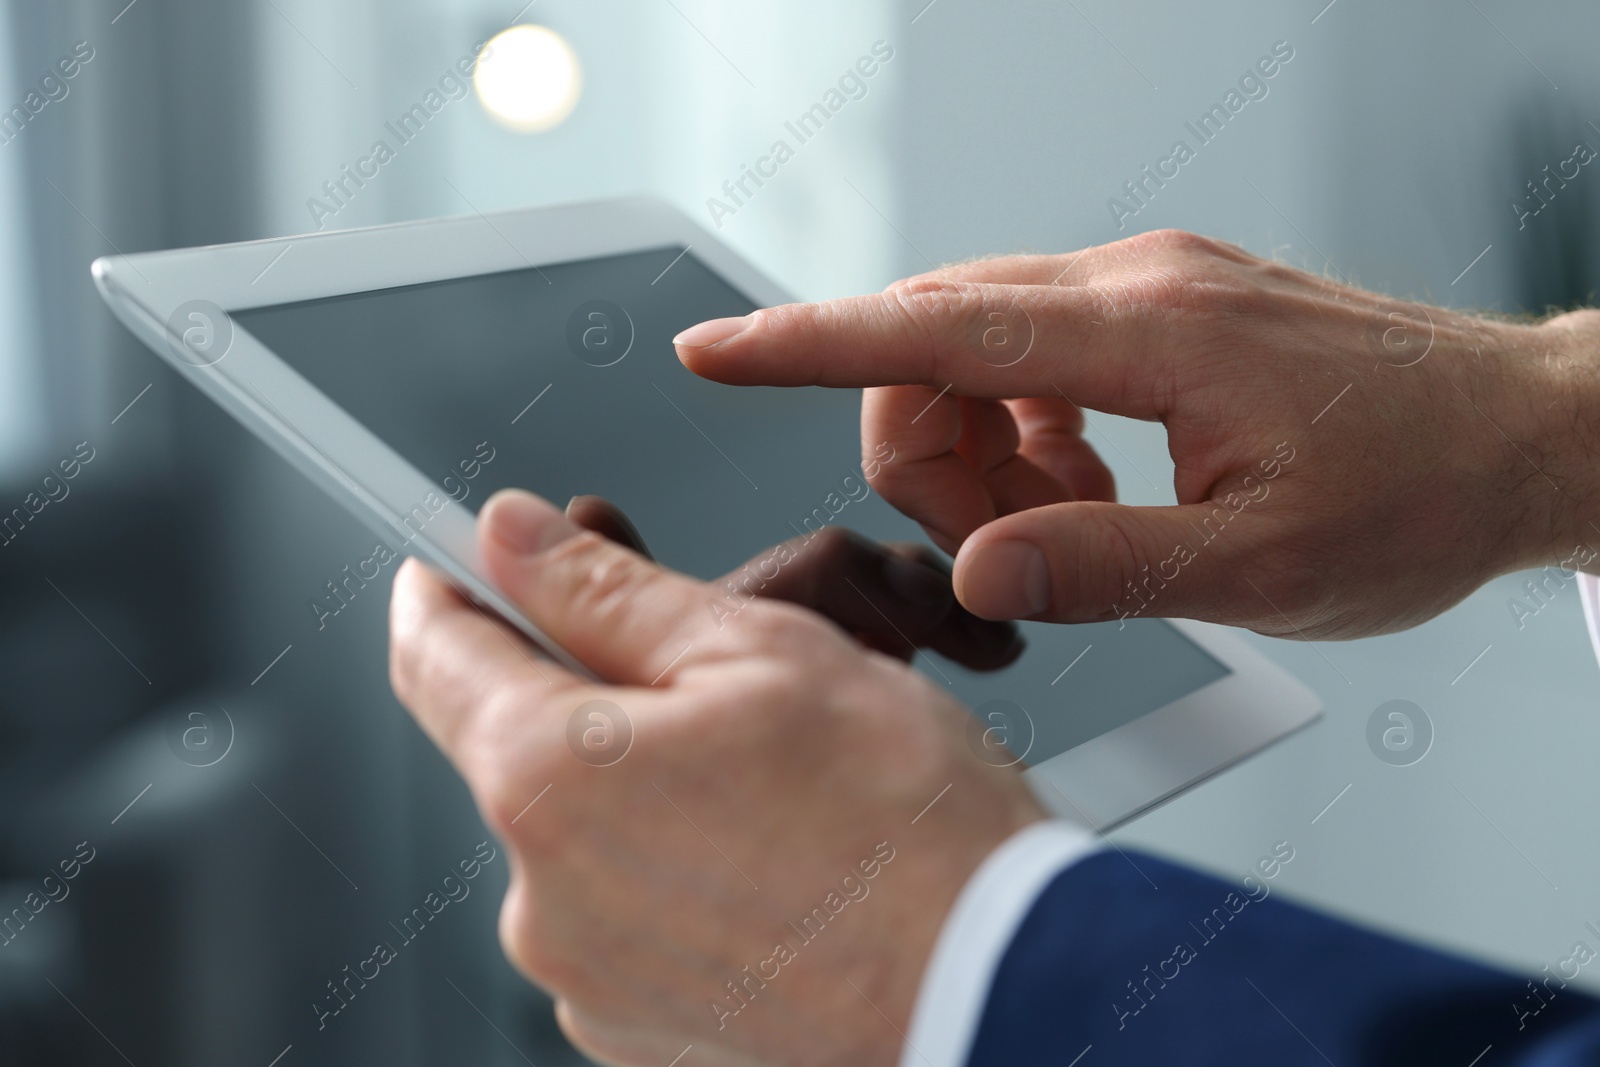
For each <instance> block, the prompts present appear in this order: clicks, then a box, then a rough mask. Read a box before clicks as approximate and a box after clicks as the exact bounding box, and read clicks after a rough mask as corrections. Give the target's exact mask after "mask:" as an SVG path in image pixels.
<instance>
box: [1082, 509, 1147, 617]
mask: <svg viewBox="0 0 1600 1067" xmlns="http://www.w3.org/2000/svg"><path fill="white" fill-rule="evenodd" d="M1085 518H1086V522H1085V523H1084V528H1083V539H1082V541H1081V542H1080V544H1079V553H1080V558H1079V560H1078V566H1077V567H1074V568H1073V569H1072V571H1071V572H1070V573H1073V574H1077V575H1080V576H1081V575H1098V576H1100V581H1101V582H1103V583H1104V585H1103V586H1102V587H1101V588H1098V589H1088V588H1085V589H1082V590H1080V591H1079V592H1080V594H1081V595H1082V596H1083V597H1085V598H1088V597H1093V598H1095V600H1094V601H1088V602H1089V603H1093V602H1095V601H1100V600H1103V601H1104V602H1105V603H1107V604H1115V603H1117V602H1119V601H1120V600H1121V599H1122V598H1123V595H1124V591H1125V590H1126V589H1127V588H1128V587H1129V584H1130V583H1133V584H1137V582H1138V579H1139V576H1140V574H1141V573H1143V568H1144V567H1145V566H1146V565H1147V564H1149V563H1151V562H1152V561H1151V560H1148V559H1146V558H1145V552H1144V550H1143V549H1142V548H1141V547H1140V545H1139V543H1138V542H1137V541H1135V540H1134V539H1133V537H1131V536H1130V535H1129V533H1128V531H1127V530H1126V529H1125V528H1124V527H1123V525H1122V523H1120V522H1117V521H1116V520H1115V519H1113V518H1112V517H1111V516H1110V515H1109V514H1107V513H1106V512H1105V511H1101V510H1098V509H1097V510H1095V511H1093V512H1090V513H1089V514H1088V515H1086V516H1085Z"/></svg>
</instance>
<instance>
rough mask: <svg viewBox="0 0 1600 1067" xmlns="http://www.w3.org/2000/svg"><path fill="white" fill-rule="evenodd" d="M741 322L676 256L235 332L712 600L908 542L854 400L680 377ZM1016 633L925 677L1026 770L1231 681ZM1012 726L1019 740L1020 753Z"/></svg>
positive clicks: (340, 398) (1171, 658)
mask: <svg viewBox="0 0 1600 1067" xmlns="http://www.w3.org/2000/svg"><path fill="white" fill-rule="evenodd" d="M751 310H753V305H752V303H751V302H750V300H749V299H748V298H747V297H745V296H744V295H743V294H741V293H740V292H738V291H737V290H736V289H734V288H733V287H732V286H730V285H729V284H728V283H727V282H725V281H724V280H722V278H720V277H719V276H718V275H717V274H716V273H714V272H713V271H712V270H711V269H710V268H708V267H707V266H706V265H705V264H704V263H703V262H701V261H700V259H699V258H698V257H696V256H695V254H694V253H693V251H692V250H685V249H683V248H681V247H676V248H661V249H657V250H653V251H647V252H636V253H629V254H625V255H617V256H608V257H604V258H598V259H590V260H583V261H579V262H570V263H559V264H541V265H539V266H537V267H534V266H531V265H530V266H529V267H528V268H527V269H524V270H515V271H508V272H505V273H499V274H487V275H481V276H477V277H471V278H462V279H456V280H452V281H444V282H433V283H428V284H424V285H414V286H407V287H403V288H396V289H386V290H381V291H377V292H370V293H359V294H354V295H349V296H340V297H332V298H328V299H322V300H312V301H306V302H303V303H297V304H287V305H281V306H276V307H265V308H256V309H253V310H246V311H236V312H234V313H233V318H234V321H235V322H236V323H237V324H238V325H239V326H240V327H241V328H243V329H245V330H247V331H248V332H250V333H251V334H253V335H254V336H255V337H256V338H257V339H258V340H260V341H261V342H262V343H263V344H264V345H266V347H267V348H269V349H271V350H272V351H273V352H274V353H276V354H277V355H278V356H279V357H280V358H282V359H283V360H284V361H285V362H287V363H288V364H289V365H290V366H292V367H293V368H294V369H295V370H296V371H298V372H299V373H300V374H301V375H303V376H304V377H305V378H306V379H308V380H309V381H310V382H311V383H312V384H313V385H315V386H316V387H317V388H318V389H320V390H321V391H322V392H324V393H325V394H326V395H327V396H328V397H330V398H331V399H332V400H333V401H334V402H336V403H338V404H339V405H340V406H341V407H343V408H344V409H345V410H346V411H348V412H349V413H350V414H351V415H352V416H354V417H355V418H356V419H357V420H359V421H360V422H361V423H363V424H364V425H365V426H366V427H367V428H368V429H370V430H371V431H372V432H373V433H374V434H376V435H377V436H378V437H379V438H381V439H382V440H383V441H384V442H385V443H386V444H388V445H389V446H390V447H391V448H393V449H394V450H395V451H396V452H398V453H399V454H400V455H401V456H402V457H404V458H405V459H406V460H408V461H409V462H410V463H412V464H413V465H414V466H415V467H417V469H418V470H420V471H422V472H423V473H424V474H425V475H427V476H428V477H430V478H431V479H433V480H434V481H436V482H438V483H439V484H440V487H441V489H442V490H443V491H444V492H446V493H447V494H448V495H450V496H453V497H455V498H456V499H459V500H461V501H462V502H463V503H464V504H465V505H466V506H467V507H470V508H474V509H476V508H477V507H478V506H479V505H481V504H482V502H483V501H484V500H485V499H487V497H488V496H489V495H490V494H491V493H493V492H494V491H496V490H498V489H500V488H503V487H507V486H521V487H523V488H527V489H531V490H533V491H534V492H537V493H539V494H540V495H541V496H544V497H546V498H547V499H549V500H552V501H554V502H556V503H557V504H558V505H559V504H564V503H565V502H566V501H567V500H568V499H570V498H571V497H572V496H574V495H577V494H580V493H596V494H599V495H602V496H605V497H608V498H609V499H611V500H612V501H614V502H615V503H617V504H618V505H619V506H620V507H622V508H623V509H624V510H625V511H626V512H627V513H628V514H629V515H630V516H631V517H632V518H633V520H634V522H635V523H636V524H637V525H638V527H639V529H640V531H641V532H642V533H643V534H644V536H645V538H646V540H647V541H648V542H649V543H650V547H651V549H652V551H653V552H654V553H655V555H656V557H657V558H658V559H660V560H661V561H662V562H663V563H665V564H667V565H669V566H672V567H675V568H677V569H678V570H681V571H685V572H687V573H689V574H693V575H696V576H698V577H701V578H707V579H710V578H714V577H718V576H721V575H723V574H726V573H728V572H729V571H732V570H734V569H735V568H737V567H739V566H740V565H741V564H743V563H744V562H745V561H747V560H748V559H750V558H751V557H753V556H755V555H756V554H758V553H759V552H760V551H761V550H763V549H765V548H767V547H769V546H772V545H774V544H777V543H778V542H780V541H784V540H787V539H789V538H792V537H795V536H796V535H798V534H801V533H803V532H806V531H810V530H814V529H816V528H818V527H819V526H821V525H824V524H839V525H843V526H848V527H850V528H853V529H855V530H857V531H859V532H861V533H863V534H865V535H867V536H869V537H875V538H879V539H895V540H920V539H921V532H920V530H919V529H918V528H917V527H916V526H915V524H913V523H911V522H910V521H909V520H907V519H905V518H904V517H902V516H900V515H899V514H898V513H896V512H895V511H894V510H893V509H892V508H890V507H888V506H887V505H886V504H884V503H883V501H882V500H881V499H880V498H879V497H878V496H877V495H876V494H873V493H871V492H870V491H869V490H867V489H866V486H865V479H864V478H863V477H862V469H861V462H862V459H861V449H860V447H859V441H860V430H859V423H858V416H859V412H860V394H859V393H857V392H853V391H830V390H821V389H743V388H734V387H729V386H723V385H718V384H715V383H712V382H707V381H703V380H701V379H699V378H697V377H695V376H694V375H692V374H690V373H689V372H688V371H687V370H685V369H684V367H683V366H682V365H681V364H680V363H679V362H678V359H677V357H676V355H675V354H674V352H673V349H672V344H671V339H672V337H673V336H674V335H675V334H676V333H678V332H679V331H680V330H682V329H684V328H686V327H688V326H691V325H693V324H694V323H696V322H700V321H702V320H704V319H709V318H717V317H721V316H728V315H743V314H745V313H747V312H749V311H751ZM1024 632H1025V635H1026V637H1027V640H1028V650H1027V651H1026V652H1025V653H1024V654H1023V656H1022V657H1021V659H1019V660H1018V661H1017V662H1016V663H1015V664H1013V665H1012V666H1011V667H1008V668H1006V669H1005V670H1003V671H999V672H994V673H987V674H980V673H974V672H969V671H965V670H963V669H961V668H960V667H958V666H957V665H955V664H953V663H951V662H950V661H948V660H945V659H943V658H941V657H938V656H936V655H931V654H930V655H921V656H918V658H917V663H918V666H919V667H920V668H921V669H922V670H923V671H924V672H925V673H926V674H927V675H928V676H929V677H930V678H932V679H933V680H934V681H935V682H937V683H940V684H942V685H946V686H948V687H949V688H950V689H951V690H952V691H953V692H954V693H955V695H956V696H958V697H959V698H960V699H961V700H963V701H964V702H965V703H967V705H968V706H969V707H973V708H975V709H978V710H979V711H980V712H985V715H986V717H989V718H991V719H992V718H993V717H992V715H990V714H989V713H990V712H993V711H995V710H999V711H1001V712H1003V713H1005V714H1006V715H1009V716H1011V718H1010V719H1008V720H1007V721H1008V723H1009V724H1010V725H1008V726H1006V727H1005V729H1007V730H1009V731H1013V732H1014V734H1015V736H1011V737H1007V738H1006V740H1007V741H1008V743H1011V744H1012V747H1013V748H1014V749H1015V750H1017V751H1019V752H1020V751H1021V750H1022V749H1023V748H1024V747H1026V749H1027V757H1026V759H1027V762H1029V763H1037V762H1041V761H1042V760H1045V759H1048V758H1049V757H1051V756H1053V755H1056V754H1057V753H1059V752H1063V751H1065V750H1067V749H1069V748H1072V747H1074V746H1076V745H1078V744H1081V743H1082V742H1084V741H1086V740H1089V739H1090V738H1092V737H1095V736H1098V735H1099V734H1102V733H1105V732H1106V731H1108V730H1111V729H1114V728H1115V727H1117V726H1120V725H1122V724H1123V723H1125V722H1128V721H1131V720H1132V719H1135V718H1137V717H1139V716H1141V715H1144V714H1146V713H1147V712H1150V711H1154V710H1156V709H1157V708H1160V707H1163V706H1165V705H1166V704H1169V703H1171V702H1172V701H1174V700H1177V699H1178V698H1180V697H1182V696H1185V695H1186V694H1188V693H1191V692H1193V691H1195V690H1197V689H1199V688H1202V687H1204V686H1206V685H1209V684H1210V683H1212V682H1214V681H1216V680H1217V679H1219V678H1221V677H1223V676H1225V675H1226V674H1227V673H1228V669H1227V667H1225V666H1224V665H1223V664H1221V663H1220V662H1218V661H1217V660H1216V659H1215V658H1213V657H1212V656H1210V655H1209V654H1208V653H1206V652H1205V651H1204V650H1202V649H1201V648H1200V647H1198V646H1197V645H1195V644H1194V643H1193V642H1191V641H1190V640H1188V639H1187V638H1186V637H1184V636H1183V635H1182V634H1180V633H1179V632H1178V631H1177V630H1176V629H1174V628H1173V627H1172V626H1169V625H1167V624H1166V623H1164V622H1161V621H1158V620H1134V621H1130V622H1128V623H1127V624H1125V625H1123V624H1118V623H1101V624H1092V625H1082V626H1049V625H1043V624H1033V623H1029V624H1024ZM986 709H987V710H986ZM1015 709H1021V711H1023V712H1025V713H1026V715H1025V716H1024V717H1023V718H1025V719H1026V720H1028V724H1029V725H1031V730H1027V731H1026V732H1028V733H1031V735H1032V736H1031V739H1029V742H1028V743H1027V744H1026V745H1023V744H1022V743H1021V741H1022V737H1021V734H1022V732H1023V731H1024V729H1025V727H1022V726H1018V725H1017V716H1018V713H1017V711H1016V710H1015ZM993 721H995V722H997V723H998V722H999V720H993Z"/></svg>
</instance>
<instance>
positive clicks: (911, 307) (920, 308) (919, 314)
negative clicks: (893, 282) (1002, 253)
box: [889, 278, 983, 340]
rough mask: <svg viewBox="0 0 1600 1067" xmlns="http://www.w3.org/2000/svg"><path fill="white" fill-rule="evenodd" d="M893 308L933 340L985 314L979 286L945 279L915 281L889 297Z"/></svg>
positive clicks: (907, 283)
mask: <svg viewBox="0 0 1600 1067" xmlns="http://www.w3.org/2000/svg"><path fill="white" fill-rule="evenodd" d="M889 295H890V296H891V297H892V298H893V299H892V303H891V307H893V308H894V309H896V310H897V311H898V313H899V314H900V315H901V316H903V317H904V318H905V319H906V320H907V321H908V322H910V323H911V324H912V325H913V326H914V327H916V328H917V329H919V330H921V331H922V332H923V333H924V335H926V336H927V337H928V338H929V339H930V340H931V339H932V338H934V337H937V336H943V335H946V334H948V333H950V332H951V330H952V329H959V328H961V327H962V326H965V325H969V324H971V323H972V322H974V321H976V320H977V319H978V318H979V317H980V316H981V314H982V311H983V294H982V291H981V290H980V289H979V287H978V286H977V284H975V283H972V282H954V281H949V280H947V279H943V278H911V279H908V280H907V281H906V283H905V285H904V286H903V287H902V288H900V289H897V290H896V291H895V292H893V293H891V294H889Z"/></svg>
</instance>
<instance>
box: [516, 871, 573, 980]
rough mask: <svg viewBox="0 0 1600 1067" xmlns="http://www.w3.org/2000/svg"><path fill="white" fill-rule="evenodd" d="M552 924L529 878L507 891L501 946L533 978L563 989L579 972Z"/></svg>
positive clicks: (523, 971)
mask: <svg viewBox="0 0 1600 1067" xmlns="http://www.w3.org/2000/svg"><path fill="white" fill-rule="evenodd" d="M550 926H551V924H549V923H547V922H545V921H543V919H542V917H541V916H540V914H539V909H538V907H537V904H536V901H535V899H534V893H533V892H532V890H531V889H530V887H529V886H528V884H527V882H526V881H519V883H518V884H517V885H514V886H512V887H511V888H510V889H509V890H507V892H506V898H505V902H504V903H503V904H501V906H500V925H499V934H500V948H501V950H502V951H504V952H505V956H506V959H507V960H509V961H511V965H512V966H513V967H515V968H516V969H517V970H518V971H520V972H521V973H522V974H523V975H524V976H525V977H527V978H528V979H529V980H530V981H532V982H535V983H537V984H538V985H540V986H543V987H544V988H546V989H552V990H556V991H561V990H564V989H570V988H572V987H573V986H574V985H575V984H576V983H577V980H578V979H577V973H576V971H575V969H574V968H573V966H572V965H571V963H570V962H568V961H567V960H566V958H565V957H564V955H563V954H562V953H561V952H560V951H559V949H558V947H557V942H556V938H555V937H554V936H552V934H551V930H550Z"/></svg>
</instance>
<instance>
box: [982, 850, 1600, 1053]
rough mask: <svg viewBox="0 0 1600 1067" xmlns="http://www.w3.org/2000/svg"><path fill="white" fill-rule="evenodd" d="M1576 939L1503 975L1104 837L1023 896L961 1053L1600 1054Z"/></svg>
mask: <svg viewBox="0 0 1600 1067" xmlns="http://www.w3.org/2000/svg"><path fill="white" fill-rule="evenodd" d="M1575 942H1576V943H1575V944H1574V946H1573V949H1572V954H1571V955H1570V956H1568V957H1567V958H1565V959H1563V960H1559V961H1554V962H1553V963H1552V965H1551V966H1550V967H1547V968H1546V969H1545V970H1544V971H1542V972H1541V973H1540V974H1538V975H1536V976H1533V977H1531V978H1530V977H1528V976H1517V975H1512V974H1507V973H1505V972H1501V971H1497V970H1493V969H1491V968H1488V967H1484V966H1482V965H1480V964H1477V963H1473V962H1470V961H1467V960H1463V959H1458V958H1455V957H1452V956H1448V955H1445V954H1443V953H1439V952H1434V951H1431V950H1429V949H1425V948H1421V947H1419V946H1416V945H1411V944H1407V943H1405V942H1402V941H1397V940H1395V939H1393V938H1389V937H1385V936H1383V935H1381V934H1376V933H1373V932H1371V931H1368V930H1364V929H1361V928H1360V927H1356V926H1352V925H1350V924H1349V923H1345V922H1341V921H1339V920H1337V919H1334V918H1331V917H1329V916H1326V915H1321V914H1318V913H1317V912H1314V911H1311V910H1308V909H1306V908H1302V907H1299V906H1297V905H1295V904H1291V903H1288V902H1285V901H1283V900H1281V899H1279V898H1278V896H1277V895H1276V894H1274V893H1273V892H1272V890H1271V885H1270V883H1269V882H1266V881H1264V880H1261V881H1257V880H1251V881H1249V882H1247V883H1246V884H1243V885H1241V884H1239V883H1233V884H1230V883H1227V882H1223V881H1219V880H1218V879H1215V878H1211V877H1209V876H1207V875H1203V874H1199V873H1197V872H1195V871H1192V870H1188V869H1186V868H1183V867H1178V866H1175V865H1173V864H1170V863H1167V862H1164V861H1162V860H1159V859H1156V858H1155V857H1152V856H1147V855H1143V854H1140V853H1122V852H1103V853H1099V854H1096V855H1094V856H1092V857H1090V858H1088V859H1086V860H1084V861H1082V862H1080V863H1078V864H1075V865H1074V866H1072V867H1069V868H1068V869H1067V870H1065V871H1063V872H1062V873H1061V874H1060V875H1059V876H1058V877H1057V878H1056V879H1055V880H1054V881H1053V882H1052V883H1051V884H1050V885H1049V887H1048V888H1047V889H1046V890H1045V891H1044V893H1043V894H1041V896H1040V897H1039V899H1038V900H1037V901H1036V902H1035V904H1034V906H1033V908H1032V910H1031V911H1030V912H1029V914H1028V916H1027V918H1026V919H1025V920H1024V922H1023V924H1022V926H1021V927H1020V928H1019V929H1018V932H1017V935H1016V937H1015V938H1014V939H1013V941H1012V943H1011V945H1010V946H1009V947H1008V948H1007V950H1006V953H1005V956H1004V957H1003V959H1002V960H1001V963H1000V967H999V969H998V971H997V973H996V976H995V979H994V983H993V985H992V987H991V989H990V993H989V1000H988V1002H987V1004H986V1005H985V1007H984V1011H983V1016H982V1020H981V1022H980V1024H979V1028H978V1034H977V1038H976V1040H975V1042H974V1044H973V1049H972V1052H971V1054H970V1056H969V1058H968V1065H969V1067H1029V1065H1032V1064H1041V1065H1042V1064H1051V1065H1052V1067H1065V1065H1066V1064H1070V1063H1074V1062H1077V1063H1078V1067H1099V1065H1102V1064H1118V1065H1122V1064H1127V1065H1143V1064H1151V1065H1161V1067H1170V1065H1174V1064H1186V1065H1187V1064H1216V1065H1218V1067H1221V1065H1228V1067H1236V1065H1238V1064H1272V1065H1274V1067H1298V1065H1301V1064H1304V1065H1307V1067H1328V1065H1329V1064H1334V1065H1337V1067H1353V1065H1375V1067H1390V1065H1393V1067H1428V1065H1431V1064H1440V1065H1447V1067H1468V1065H1469V1064H1471V1065H1473V1067H1512V1065H1514V1067H1575V1065H1578V1064H1600V1002H1597V1001H1595V1000H1594V999H1592V998H1591V997H1589V996H1587V995H1584V994H1583V993H1581V992H1579V990H1578V988H1577V986H1575V985H1571V984H1569V983H1568V982H1567V981H1566V978H1570V977H1572V976H1574V975H1577V974H1579V973H1580V972H1584V971H1585V970H1586V965H1588V964H1589V963H1590V961H1592V960H1595V959H1596V958H1597V953H1600V936H1595V935H1593V934H1591V933H1589V932H1588V931H1587V930H1585V931H1582V937H1581V939H1580V938H1575ZM1594 971H1595V972H1600V963H1597V964H1595V966H1594ZM1079 1055H1082V1059H1081V1061H1074V1057H1076V1056H1079Z"/></svg>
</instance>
